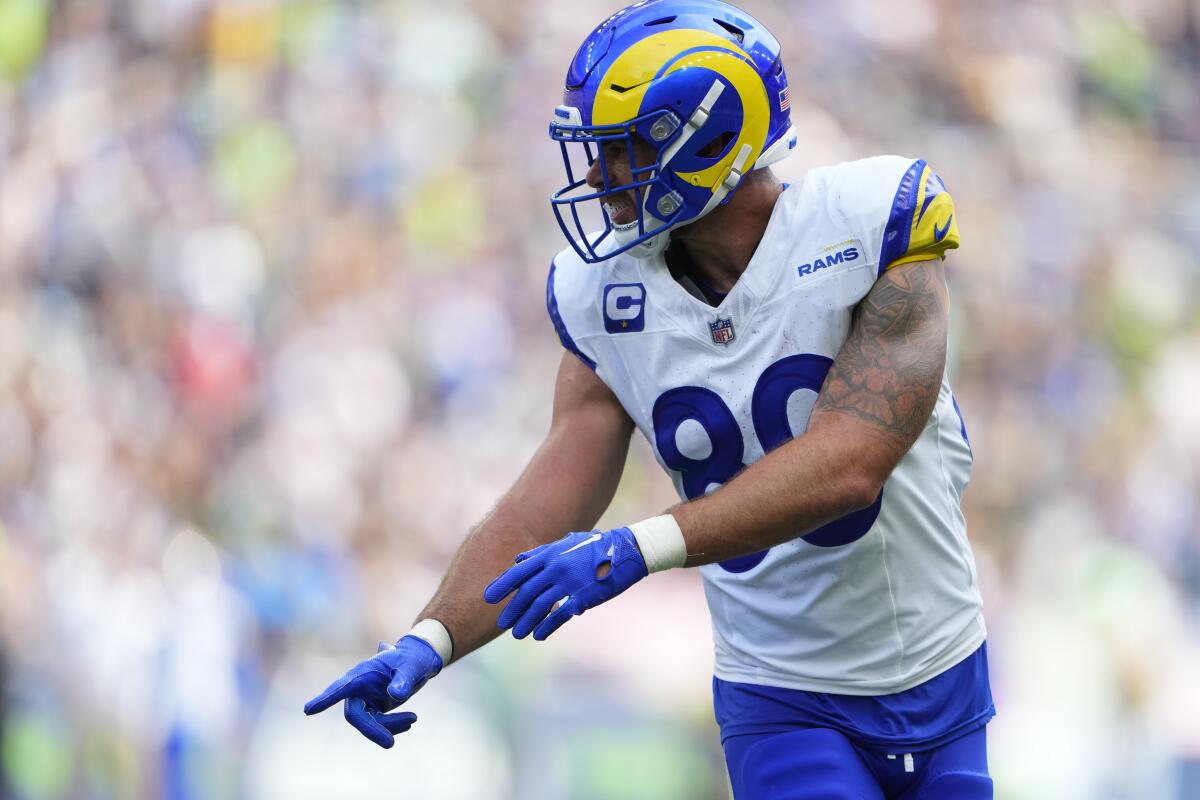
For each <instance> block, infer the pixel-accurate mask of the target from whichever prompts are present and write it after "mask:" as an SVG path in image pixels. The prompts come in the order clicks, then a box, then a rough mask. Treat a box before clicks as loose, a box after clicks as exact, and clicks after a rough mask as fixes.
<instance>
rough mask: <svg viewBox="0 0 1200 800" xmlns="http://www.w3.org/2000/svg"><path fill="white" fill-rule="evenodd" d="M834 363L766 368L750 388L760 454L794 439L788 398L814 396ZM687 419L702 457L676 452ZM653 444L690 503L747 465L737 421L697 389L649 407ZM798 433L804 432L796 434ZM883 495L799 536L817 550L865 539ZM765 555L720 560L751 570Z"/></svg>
mask: <svg viewBox="0 0 1200 800" xmlns="http://www.w3.org/2000/svg"><path fill="white" fill-rule="evenodd" d="M832 364H833V361H832V360H830V359H828V358H826V357H825V356H818V355H812V354H804V355H795V356H787V357H786V358H781V359H780V360H778V361H776V362H775V363H774V364H772V365H771V366H769V367H767V368H766V369H765V370H764V371H763V374H762V375H760V376H759V378H758V383H756V384H755V385H754V393H753V394H752V395H751V399H750V416H751V419H752V420H753V421H754V433H755V435H756V436H758V441H759V444H761V445H762V449H763V452H764V453H765V452H768V451H770V450H773V449H774V448H776V447H778V446H779V445H781V444H783V443H784V442H786V441H788V440H789V439H791V438H792V437H794V436H795V435H796V434H797V433H798V431H793V430H792V427H791V423H789V422H788V400H789V399H790V398H791V396H792V395H793V394H794V393H795V392H797V391H798V390H800V389H808V390H810V391H813V392H819V391H820V390H821V385H822V384H823V383H824V382H825V375H826V374H828V372H829V367H830V366H831V365H832ZM687 420H694V421H695V422H697V423H698V424H699V425H700V427H701V428H703V429H704V432H705V434H707V436H708V441H709V444H710V445H711V448H710V450H709V452H708V454H707V455H705V456H703V457H696V456H689V455H685V454H684V453H683V452H681V451H680V449H679V444H678V442H677V434H678V433H679V428H680V426H681V425H683V423H684V422H686V421H687ZM653 422H654V441H655V444H657V445H658V452H659V454H660V455H661V456H662V460H663V463H664V464H666V465H667V466H668V467H670V468H671V469H673V470H676V471H677V472H679V473H680V475H681V476H682V478H683V492H684V494H686V495H687V497H688V499H689V500H692V499H695V498H697V497H700V496H701V495H703V494H705V493H706V492H707V491H708V489H709V487H710V486H711V487H715V486H720V485H721V484H723V483H725V482H726V481H728V480H729V479H730V478H732V477H733V476H734V475H736V474H737V473H738V472H739V471H741V470H742V469H744V468H745V467H746V464H745V462H744V461H742V455H743V452H744V451H743V445H744V442H743V440H742V430H741V427H740V426H739V425H738V423H737V418H736V417H734V415H733V412H732V411H730V410H729V406H728V405H726V404H725V401H724V400H722V399H721V397H720V395H718V394H717V393H716V392H714V391H712V390H711V389H705V388H702V387H700V386H681V387H679V388H678V389H671V390H669V391H666V392H663V394H662V395H661V396H659V398H658V400H656V401H655V403H654V412H653ZM799 432H800V433H802V432H803V431H799ZM882 504H883V492H882V491H881V492H880V493H879V496H878V497H877V498H875V502H874V503H872V504H871V505H870V506H868V507H867V508H864V509H862V510H860V511H855V512H853V513H851V514H847V515H846V516H844V517H842V518H841V519H836V520H834V521H833V522H831V523H829V524H828V525H823V526H822V527H820V528H817V529H816V530H815V531H813V532H812V533H810V534H808V535H807V536H805V537H804V540H805V541H806V542H808V543H809V544H813V545H817V546H819V547H838V546H840V545H844V544H849V543H850V542H853V541H855V540H857V539H861V538H862V537H863V536H865V535H866V533H867V531H869V530H870V529H871V526H872V525H874V524H875V520H876V518H877V517H878V516H879V509H880V507H881V506H882ZM766 557H767V551H766V550H761V551H759V552H757V553H751V554H750V555H746V556H740V557H738V558H731V559H729V560H727V561H722V562H721V566H722V567H723V568H724V569H726V570H727V571H729V572H746V571H748V570H751V569H754V567H757V566H758V565H759V564H761V563H762V560H763V559H764V558H766Z"/></svg>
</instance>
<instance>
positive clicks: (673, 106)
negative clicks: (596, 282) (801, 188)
mask: <svg viewBox="0 0 1200 800" xmlns="http://www.w3.org/2000/svg"><path fill="white" fill-rule="evenodd" d="M790 106H791V103H790V99H789V95H788V92H787V77H786V75H785V74H784V71H783V66H782V63H781V62H780V55H779V43H778V42H777V41H776V40H775V38H774V37H772V36H771V34H770V33H768V32H767V30H766V29H765V28H763V27H762V25H760V24H759V23H758V22H756V21H755V20H754V19H752V18H751V17H749V16H748V15H746V14H744V13H743V12H741V11H739V10H738V9H736V8H734V7H733V6H730V5H728V4H726V3H721V2H717V1H716V0H658V1H657V2H644V3H638V4H636V5H633V6H630V7H628V8H626V9H623V10H621V11H619V12H617V13H616V14H614V15H613V16H612V17H610V18H609V19H607V20H605V22H604V23H602V24H601V25H600V26H599V27H598V28H596V30H595V31H593V32H592V34H591V35H590V36H588V38H587V39H585V40H584V42H583V45H582V46H581V47H580V48H579V51H578V52H577V53H576V55H575V58H574V60H573V61H572V63H571V66H570V68H569V69H568V71H567V82H566V89H565V92H564V100H563V105H561V106H559V107H558V108H557V109H556V110H555V113H554V119H553V121H552V122H551V124H550V135H551V138H553V139H554V140H556V141H558V142H559V143H560V146H561V149H562V154H563V163H564V166H565V167H566V171H567V185H566V186H565V187H563V188H562V189H560V190H559V191H558V192H556V193H555V194H554V195H553V196H552V198H551V206H552V208H553V210H554V214H555V217H556V219H557V220H558V223H559V226H560V227H561V228H562V230H563V233H564V234H566V236H567V240H568V241H569V242H570V244H571V246H572V247H573V248H574V249H575V251H576V252H577V253H578V254H579V256H580V257H581V258H583V259H584V260H585V261H589V262H595V261H601V260H603V259H605V258H610V257H612V256H614V255H617V254H618V253H623V252H626V251H633V254H634V255H636V256H639V257H646V256H649V255H651V254H653V253H655V252H659V251H661V250H662V249H663V248H664V247H665V246H666V243H667V237H668V234H669V231H670V230H671V229H672V228H674V227H677V226H679V225H682V224H685V223H688V222H692V221H694V220H696V219H699V218H700V217H703V216H704V215H705V214H707V213H709V212H710V211H712V210H713V209H714V208H716V207H717V206H718V205H720V204H721V203H723V202H725V201H727V199H728V198H729V196H730V194H731V193H732V192H733V191H734V190H736V189H737V187H738V184H739V183H740V182H741V180H742V178H743V177H744V176H745V175H746V173H748V172H749V171H750V170H752V169H755V168H758V167H763V166H766V165H768V164H770V163H772V162H774V161H776V160H778V159H779V158H782V157H783V156H785V155H787V154H788V152H790V150H791V149H793V148H794V147H795V144H796V136H795V132H794V130H793V128H792V126H791V122H790V116H789V115H790ZM635 140H636V141H637V142H638V145H639V148H635ZM613 145H616V146H617V147H616V148H615V152H620V153H622V154H624V158H625V160H626V161H627V164H626V165H625V167H626V169H624V171H623V172H622V174H620V175H619V176H618V177H620V178H621V181H620V182H618V181H617V180H616V179H615V178H614V176H613V175H612V171H611V170H610V167H613V166H615V165H613V164H610V163H608V162H609V159H608V157H607V156H606V149H609V148H612V146H613ZM647 147H648V148H650V150H651V151H652V152H653V161H652V163H641V164H639V163H637V159H636V157H635V153H636V152H637V150H638V149H640V150H641V151H642V152H643V153H644V152H646V148H647ZM575 151H577V152H578V153H581V154H582V156H583V158H582V159H580V158H578V157H577V158H576V159H575V160H574V162H573V161H572V158H571V156H572V153H573V152H575ZM642 160H643V161H646V160H647V159H645V158H643V159H642ZM573 164H574V166H573ZM583 164H586V168H585V167H584V166H583ZM580 173H583V174H580ZM630 203H632V204H633V205H635V206H636V219H635V220H634V221H626V222H623V223H619V224H618V223H616V222H615V221H614V220H613V218H612V217H613V215H612V213H611V209H613V208H624V207H626V206H628V205H629V204H630ZM589 210H590V211H591V212H592V214H593V215H595V214H596V213H597V212H598V213H599V215H600V216H599V217H595V216H594V217H593V218H594V220H595V222H596V223H597V224H595V225H593V226H591V227H592V230H589V225H588V224H587V223H586V222H585V219H586V217H587V214H588V211H589ZM581 215H582V216H581Z"/></svg>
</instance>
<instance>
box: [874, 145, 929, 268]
mask: <svg viewBox="0 0 1200 800" xmlns="http://www.w3.org/2000/svg"><path fill="white" fill-rule="evenodd" d="M924 171H925V160H924V159H918V160H916V161H914V162H913V163H912V166H910V167H909V168H908V171H907V172H905V173H904V177H903V178H901V179H900V186H899V187H898V188H897V189H896V197H895V199H893V200H892V213H891V216H889V217H888V222H887V227H886V228H884V230H883V251H882V252H880V254H879V274H880V275H883V273H884V272H886V271H887V268H888V264H891V263H892V262H893V261H895V260H896V259H898V258H903V257H904V254H905V253H907V252H908V237H909V235H910V234H911V233H912V219H913V214H914V213H915V212H916V210H917V194H918V192H917V188H918V187H917V182H918V181H919V180H920V179H921V173H923V172H924ZM923 211H924V209H922V212H923Z"/></svg>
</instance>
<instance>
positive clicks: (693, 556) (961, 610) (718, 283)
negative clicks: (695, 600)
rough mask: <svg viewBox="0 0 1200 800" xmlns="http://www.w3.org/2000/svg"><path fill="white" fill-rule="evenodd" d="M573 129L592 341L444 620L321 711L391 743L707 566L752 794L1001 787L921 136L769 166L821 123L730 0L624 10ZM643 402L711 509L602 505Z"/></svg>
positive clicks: (594, 63)
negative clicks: (434, 688) (479, 684)
mask: <svg viewBox="0 0 1200 800" xmlns="http://www.w3.org/2000/svg"><path fill="white" fill-rule="evenodd" d="M550 134H551V137H552V138H553V139H554V140H555V141H557V142H558V143H559V145H560V147H561V149H562V154H563V159H564V164H565V165H566V168H567V185H566V186H565V187H564V188H563V189H562V190H560V191H559V192H557V193H556V194H555V195H554V196H553V198H552V201H551V203H552V208H553V210H554V212H555V215H556V217H557V219H558V221H559V224H560V226H561V227H562V229H563V231H564V233H565V234H566V236H567V239H568V242H569V244H570V247H568V248H567V249H565V250H564V251H563V252H561V253H559V254H558V255H557V256H556V257H555V258H554V259H553V261H552V263H551V265H550V272H549V278H548V281H547V288H546V301H547V306H548V310H549V315H550V319H551V321H552V322H553V325H554V328H555V330H556V331H557V333H558V337H559V339H560V340H561V342H562V345H563V347H564V348H565V350H566V352H565V353H564V356H563V359H562V362H561V365H560V367H559V373H558V378H557V382H556V386H555V394H554V412H553V420H552V422H551V426H550V431H549V434H548V435H547V437H546V440H545V442H544V443H543V444H542V446H541V448H540V449H539V450H538V451H537V453H536V454H535V455H534V457H533V458H532V460H531V461H530V463H529V465H528V466H527V467H526V469H525V471H524V473H523V474H522V475H521V477H520V478H519V479H518V480H517V482H516V483H515V485H514V486H513V487H512V489H510V490H509V492H508V493H507V494H506V495H505V496H504V497H503V498H502V499H501V500H500V502H499V504H498V505H497V506H496V508H495V510H494V511H493V512H492V513H491V514H490V515H489V516H488V517H487V518H486V519H485V520H484V521H483V522H482V523H480V525H479V526H478V527H477V528H476V529H475V530H474V531H473V532H472V533H471V535H470V536H469V537H468V538H467V539H466V541H465V542H464V544H463V545H462V547H461V549H460V550H459V552H458V554H457V556H456V557H455V559H454V561H453V563H452V564H451V565H450V568H449V571H448V572H447V574H446V577H445V579H444V580H443V582H442V585H441V588H440V589H439V590H438V592H437V594H436V595H435V597H434V598H433V599H432V601H431V602H430V603H429V605H428V606H427V607H426V609H425V610H424V611H423V612H422V614H421V615H420V618H419V621H418V622H417V623H416V625H415V627H414V628H413V629H412V631H411V632H410V633H409V634H408V635H406V636H404V637H403V638H401V639H400V640H399V641H398V643H397V644H396V645H395V646H394V647H388V648H386V649H385V650H384V651H383V652H380V653H379V654H377V655H376V656H374V657H373V658H370V659H368V660H366V661H364V662H362V663H361V664H359V665H358V666H356V667H354V668H353V669H351V670H350V671H349V672H348V673H347V674H346V675H345V676H344V677H343V678H341V679H339V680H338V681H335V682H334V683H333V684H332V685H331V686H330V687H329V688H328V689H327V690H326V691H325V692H324V693H322V694H321V695H320V696H318V697H317V698H315V699H314V700H313V701H312V702H310V703H309V704H308V705H307V706H306V708H305V710H306V712H307V713H310V714H311V713H316V712H319V711H321V710H323V709H325V708H328V707H329V706H330V705H332V704H334V703H336V702H339V701H344V702H345V713H346V718H347V719H348V720H349V722H350V723H351V724H352V725H353V726H354V727H356V728H357V729H358V730H360V731H361V732H362V733H364V734H365V735H366V736H367V737H368V738H370V739H371V740H372V741H374V742H376V743H377V744H379V745H381V746H383V747H390V746H391V745H392V741H393V735H394V734H396V733H398V732H400V731H403V730H406V729H407V728H408V727H409V725H411V724H412V721H413V719H415V717H414V716H413V715H412V714H409V713H403V712H399V713H397V712H394V711H393V709H394V708H395V707H396V706H397V705H398V704H400V703H402V702H404V701H405V700H407V699H408V698H409V697H410V696H411V695H412V694H413V692H415V691H416V690H417V689H419V688H420V687H421V686H422V685H423V684H424V683H425V682H426V681H427V680H429V679H430V678H432V677H434V676H435V675H437V673H438V672H439V671H440V670H441V669H442V668H443V667H444V666H445V665H446V664H448V663H450V661H451V660H453V659H457V658H461V657H462V656H463V655H465V654H467V653H469V652H471V651H472V650H474V649H476V648H478V647H480V646H481V645H483V644H484V643H486V642H487V641H489V640H491V639H492V638H493V637H495V636H496V635H497V633H498V631H499V630H500V629H511V630H512V632H513V635H514V636H516V637H517V638H523V637H526V636H528V635H530V634H531V633H532V634H533V638H534V639H538V640H541V639H545V638H546V637H548V636H549V635H550V634H551V633H553V632H554V631H555V630H556V629H557V628H558V627H559V626H561V625H562V624H564V623H565V622H566V621H567V620H568V619H570V618H571V617H573V616H577V615H579V614H582V613H583V612H584V611H586V610H587V609H589V608H592V607H593V606H596V605H598V604H599V603H602V602H605V601H606V600H609V599H611V598H613V597H615V596H616V595H618V594H620V593H621V592H623V591H624V590H625V589H627V588H629V586H631V585H632V584H634V583H635V582H637V581H639V580H641V579H643V578H646V577H647V576H648V575H651V574H653V573H655V572H659V571H662V570H667V569H678V568H687V567H699V568H700V571H701V573H702V575H703V577H704V585H705V591H706V595H707V599H708V605H709V610H710V612H711V614H712V618H713V632H714V638H715V650H716V659H715V678H714V682H713V693H714V702H715V709H716V717H717V721H718V723H719V725H720V729H721V738H722V742H723V745H724V750H725V755H726V760H727V766H728V768H729V774H730V778H731V781H732V785H733V789H734V794H735V796H736V797H737V798H739V800H745V799H749V800H758V798H796V799H800V798H814V799H815V798H822V799H828V798H883V797H889V798H891V797H905V798H956V799H957V800H975V798H987V797H991V796H992V782H991V778H990V777H989V774H988V768H987V758H986V748H985V731H986V727H985V726H986V724H987V722H988V720H989V719H990V718H991V717H992V716H993V714H994V710H993V704H992V699H991V692H990V688H989V684H988V674H987V652H986V645H985V642H984V639H985V627H984V621H983V616H982V613H981V600H980V595H979V590H978V585H977V579H976V573H975V565H974V560H973V557H972V554H971V549H970V546H969V544H968V542H967V536H966V527H965V522H964V518H963V514H962V511H961V508H960V502H959V501H960V497H961V495H962V492H963V490H964V488H965V487H966V484H967V480H968V478H969V475H970V468H971V449H970V445H969V443H968V441H967V432H966V428H965V426H964V424H963V421H962V417H961V415H960V413H959V410H958V406H957V404H956V403H955V400H954V397H953V395H952V394H951V390H950V385H949V382H948V381H947V379H946V376H945V361H946V345H947V341H946V340H947V315H948V298H947V289H946V281H945V275H944V272H943V260H944V257H945V254H946V252H947V251H948V250H950V249H953V248H956V247H958V244H959V234H958V221H957V219H956V215H955V210H954V204H953V201H952V200H951V197H950V195H949V193H948V192H947V191H946V187H945V186H944V185H943V183H942V181H941V180H940V179H939V178H938V176H937V175H936V174H935V173H934V172H933V171H932V169H931V168H930V167H929V166H928V165H927V164H926V163H925V161H923V160H920V159H913V158H901V157H898V156H879V157H875V158H868V159H865V160H862V161H855V162H851V163H846V164H840V165H837V166H832V167H825V168H820V169H814V170H812V171H810V172H809V173H807V174H806V175H805V176H804V178H803V179H802V180H800V181H798V182H796V183H794V184H792V185H787V186H785V185H782V184H780V182H779V181H778V180H777V179H776V178H775V177H774V175H773V174H772V172H771V170H770V169H769V168H768V167H769V165H770V164H772V163H774V162H775V161H777V160H779V159H780V158H782V157H784V156H786V155H787V154H788V153H789V152H791V151H792V150H793V149H794V148H795V147H796V134H795V132H794V130H793V128H792V126H791V124H790V98H789V94H788V84H787V77H786V74H785V72H784V69H783V64H782V62H781V60H780V52H779V44H778V42H777V41H776V40H775V39H774V38H773V37H772V36H771V35H770V34H769V33H768V32H767V31H766V29H764V28H763V26H762V25H760V24H759V23H758V22H757V21H755V20H754V19H752V18H751V17H750V16H748V15H747V14H745V13H744V12H742V11H740V10H738V9H737V8H734V7H733V6H730V5H727V4H725V3H721V2H716V0H652V1H651V2H643V3H638V4H636V5H633V6H630V7H629V8H626V9H624V10H622V11H620V12H618V13H616V14H614V15H613V16H612V17H610V18H609V19H607V20H606V21H605V22H603V23H602V24H601V25H600V26H599V27H598V28H596V29H595V30H594V31H593V32H592V33H591V35H589V36H588V37H587V39H585V40H584V42H583V44H582V46H581V47H580V48H579V51H578V53H577V55H576V56H575V58H574V60H573V61H572V63H571V65H570V68H569V69H568V72H567V80H566V90H565V95H564V101H563V104H562V105H561V106H559V107H558V108H557V109H556V110H555V112H554V117H553V121H552V123H551V125H550ZM573 151H577V155H581V156H582V159H580V158H576V157H574V156H575V155H576V153H573ZM583 163H586V164H587V168H586V172H584V171H583V170H582V169H580V170H576V169H574V167H573V166H572V165H573V164H583ZM580 172H582V174H579V173H580ZM589 206H591V207H593V208H594V207H596V206H599V207H600V208H599V211H600V213H601V215H602V217H601V218H602V219H603V227H602V228H601V229H599V230H588V229H587V226H586V225H585V223H584V220H585V219H586V217H587V211H586V209H587V208H588V207H589ZM635 427H636V428H637V429H638V430H640V431H641V432H642V434H643V435H645V436H646V438H647V439H648V440H649V441H650V443H651V445H652V446H653V448H654V451H655V453H656V456H657V458H658V460H659V462H660V463H661V464H662V466H663V468H664V469H665V470H666V471H667V472H668V473H669V474H670V476H671V478H672V479H673V480H674V482H675V486H676V488H677V490H678V492H679V495H680V498H681V502H680V503H679V504H678V505H676V506H673V507H672V508H670V509H668V510H667V511H666V512H665V513H663V514H660V515H658V516H653V517H650V518H648V519H645V520H642V521H640V522H634V523H632V524H630V525H628V526H626V527H622V528H617V529H615V530H606V531H601V530H591V527H592V525H593V524H594V523H595V521H596V520H597V519H598V518H599V516H600V514H601V512H602V511H603V510H604V508H605V507H606V506H607V505H608V503H609V501H610V500H611V499H612V496H613V493H614V491H615V489H616V486H617V482H618V478H619V476H620V473H621V469H622V467H623V464H624V461H625V454H626V450H627V447H628V443H629V438H630V436H631V433H632V431H633V429H634V428H635ZM568 531H569V533H566V535H565V536H563V535H562V534H563V532H568ZM514 556H515V563H514ZM497 573H499V575H498V577H497ZM488 604H493V605H488ZM489 609H490V611H489Z"/></svg>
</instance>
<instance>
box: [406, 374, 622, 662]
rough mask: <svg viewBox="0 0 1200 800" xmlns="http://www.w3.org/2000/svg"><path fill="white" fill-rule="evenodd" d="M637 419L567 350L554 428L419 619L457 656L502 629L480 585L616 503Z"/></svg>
mask: <svg viewBox="0 0 1200 800" xmlns="http://www.w3.org/2000/svg"><path fill="white" fill-rule="evenodd" d="M632 432H633V421H632V420H630V418H629V415H628V414H626V413H625V409H624V408H622V407H621V404H620V403H619V402H618V401H617V398H616V397H615V396H614V395H613V393H612V391H611V390H610V389H609V388H608V387H607V386H606V385H605V384H604V382H603V381H601V380H600V379H599V378H598V377H596V374H595V373H594V372H592V370H590V369H589V368H588V367H586V366H585V365H584V364H583V363H582V362H580V361H579V359H577V358H575V357H574V356H572V355H570V354H569V353H564V354H563V358H562V363H561V365H560V367H559V371H558V379H557V381H556V385H555V389H554V413H553V418H552V421H551V423H550V432H549V434H548V435H547V436H546V440H545V441H544V442H543V443H542V445H541V447H540V448H538V451H537V453H535V454H534V456H533V458H532V460H531V461H530V462H529V466H527V467H526V468H525V471H524V472H523V473H522V474H521V477H520V478H518V479H517V482H516V483H515V484H514V485H513V487H512V488H511V489H509V491H508V492H507V493H506V494H505V495H504V497H502V498H501V500H500V502H499V503H498V504H497V505H496V507H495V509H493V510H492V512H491V513H490V514H488V516H487V517H486V518H485V519H484V520H483V522H481V523H480V524H479V525H478V526H477V527H476V528H475V530H474V531H472V533H471V535H470V536H468V537H467V540H466V541H465V542H464V543H463V545H462V547H460V548H459V550H458V554H457V555H456V556H455V557H454V560H453V561H452V562H451V564H450V569H449V571H447V573H446V576H445V578H443V580H442V584H441V587H440V588H439V589H438V591H437V594H435V595H434V597H433V599H432V600H431V601H430V602H429V605H428V606H426V607H425V610H424V611H422V612H421V615H420V617H418V619H423V618H426V617H432V618H434V619H438V620H441V622H442V623H443V624H445V625H446V627H447V628H448V629H449V630H450V632H451V635H452V636H453V638H454V658H455V659H457V658H459V657H461V656H462V655H465V654H466V653H469V652H470V651H472V650H475V649H476V648H478V647H480V646H481V645H483V644H485V643H487V642H488V641H490V640H491V639H493V638H495V637H496V636H498V635H499V634H500V632H501V631H500V629H499V628H498V627H497V626H496V617H497V616H498V614H499V609H497V608H495V607H494V606H491V605H488V604H487V603H485V602H484V599H483V588H484V586H486V585H487V583H488V581H490V580H491V579H492V578H494V577H496V575H498V574H499V573H500V572H502V571H503V570H504V569H505V568H506V567H508V566H510V565H511V564H512V563H513V556H515V555H516V554H517V553H520V552H522V551H525V550H531V549H533V548H535V547H538V546H539V545H542V544H545V543H546V542H549V541H552V540H554V539H557V538H558V537H560V536H562V535H563V533H564V532H566V531H578V530H586V529H588V528H591V527H592V525H594V524H595V523H596V520H597V519H599V518H600V515H601V514H602V513H604V509H605V508H607V507H608V504H609V503H610V502H611V501H612V498H613V494H614V493H615V492H616V490H617V484H618V482H619V481H620V478H621V472H622V470H623V469H624V467H625V456H626V454H627V452H628V450H629V438H630V435H631V434H632Z"/></svg>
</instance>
